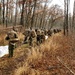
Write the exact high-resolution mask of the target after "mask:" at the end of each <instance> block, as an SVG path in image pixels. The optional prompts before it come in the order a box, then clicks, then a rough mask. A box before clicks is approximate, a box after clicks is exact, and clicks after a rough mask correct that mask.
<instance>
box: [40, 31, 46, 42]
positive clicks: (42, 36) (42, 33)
mask: <svg viewBox="0 0 75 75" xmlns="http://www.w3.org/2000/svg"><path fill="white" fill-rule="evenodd" d="M40 37H41V43H43V42H44V41H45V34H44V31H41V35H40Z"/></svg>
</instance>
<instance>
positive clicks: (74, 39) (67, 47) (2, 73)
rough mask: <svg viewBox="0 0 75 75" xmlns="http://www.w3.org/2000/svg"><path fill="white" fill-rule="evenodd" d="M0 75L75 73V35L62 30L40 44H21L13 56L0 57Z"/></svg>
mask: <svg viewBox="0 0 75 75" xmlns="http://www.w3.org/2000/svg"><path fill="white" fill-rule="evenodd" d="M5 35H6V34H5V33H4V35H0V37H1V38H0V41H1V40H3V39H2V37H4V36H5ZM20 35H22V34H21V33H20ZM20 39H21V40H22V37H20ZM2 42H3V41H2ZM0 43H1V42H0ZM4 44H6V41H5V42H4ZM0 75H75V36H64V35H63V34H62V33H61V32H60V33H56V34H54V35H52V36H51V37H50V38H48V40H46V41H45V42H44V43H42V44H41V45H40V46H36V47H30V46H28V45H26V44H23V45H21V46H19V47H18V48H16V49H15V50H14V56H13V57H12V58H8V55H5V56H4V57H2V58H0Z"/></svg>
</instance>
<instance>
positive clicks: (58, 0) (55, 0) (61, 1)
mask: <svg viewBox="0 0 75 75" xmlns="http://www.w3.org/2000/svg"><path fill="white" fill-rule="evenodd" d="M73 3H74V0H70V11H71V13H73ZM52 4H58V5H60V6H61V7H62V8H64V0H53V1H52V3H51V4H50V5H52Z"/></svg>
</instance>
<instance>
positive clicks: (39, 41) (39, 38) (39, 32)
mask: <svg viewBox="0 0 75 75" xmlns="http://www.w3.org/2000/svg"><path fill="white" fill-rule="evenodd" d="M36 40H37V45H39V44H40V43H41V30H37V37H36Z"/></svg>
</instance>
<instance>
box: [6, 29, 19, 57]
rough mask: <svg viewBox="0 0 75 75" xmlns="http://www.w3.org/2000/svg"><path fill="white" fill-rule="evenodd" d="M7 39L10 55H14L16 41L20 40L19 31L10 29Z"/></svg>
mask: <svg viewBox="0 0 75 75" xmlns="http://www.w3.org/2000/svg"><path fill="white" fill-rule="evenodd" d="M6 40H9V57H13V51H14V49H15V48H16V42H18V41H19V40H18V37H17V33H16V32H15V31H13V30H12V31H10V32H9V33H8V34H7V37H6Z"/></svg>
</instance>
